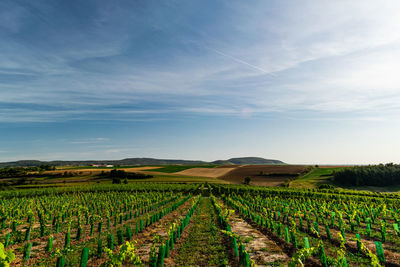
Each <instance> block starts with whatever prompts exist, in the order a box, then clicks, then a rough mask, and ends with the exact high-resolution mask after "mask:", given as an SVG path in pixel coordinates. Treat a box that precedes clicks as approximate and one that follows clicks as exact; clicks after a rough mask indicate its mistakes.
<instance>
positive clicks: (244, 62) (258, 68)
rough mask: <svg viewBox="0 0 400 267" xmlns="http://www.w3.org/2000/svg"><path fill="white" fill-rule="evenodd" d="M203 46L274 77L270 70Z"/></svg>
mask: <svg viewBox="0 0 400 267" xmlns="http://www.w3.org/2000/svg"><path fill="white" fill-rule="evenodd" d="M205 48H207V49H208V50H211V51H213V52H215V53H217V54H220V55H221V56H224V57H227V58H230V59H232V60H234V61H236V62H238V63H242V64H244V65H247V66H249V67H251V68H252V69H255V70H258V71H261V72H263V73H265V74H268V75H271V76H274V77H275V74H273V73H270V72H268V71H266V70H264V69H262V68H260V67H257V66H254V65H252V64H250V63H248V62H246V61H243V60H241V59H239V58H236V57H233V56H231V55H228V54H225V53H223V52H221V51H218V50H216V49H213V48H209V47H205Z"/></svg>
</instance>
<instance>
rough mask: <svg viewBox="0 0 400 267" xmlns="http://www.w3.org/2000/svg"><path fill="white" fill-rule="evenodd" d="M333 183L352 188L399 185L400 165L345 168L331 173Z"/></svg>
mask: <svg viewBox="0 0 400 267" xmlns="http://www.w3.org/2000/svg"><path fill="white" fill-rule="evenodd" d="M333 177H334V180H335V182H338V183H340V184H344V185H353V186H363V185H369V186H389V185H399V184H400V165H398V164H393V163H388V164H385V165H384V164H380V165H368V166H357V167H352V168H345V169H343V170H340V171H336V172H334V173H333Z"/></svg>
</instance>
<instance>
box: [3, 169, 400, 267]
mask: <svg viewBox="0 0 400 267" xmlns="http://www.w3.org/2000/svg"><path fill="white" fill-rule="evenodd" d="M330 171H331V170H330ZM328 174H329V170H320V169H316V170H315V172H311V173H309V174H308V175H307V176H305V177H302V178H300V180H301V179H304V180H309V179H311V178H312V177H321V176H324V175H328ZM173 179H176V180H173ZM179 179H181V180H179ZM179 181H181V182H180V183H179ZM183 181H184V180H182V177H171V176H169V177H162V176H159V177H153V178H151V179H150V180H146V182H131V181H130V183H128V184H119V185H113V184H109V182H108V183H106V182H105V181H104V182H103V183H100V184H97V183H95V184H87V185H82V184H75V183H71V184H68V185H69V186H59V185H57V186H55V187H54V186H53V187H42V188H30V189H29V188H26V189H13V190H12V189H9V190H6V191H0V207H1V209H0V264H3V265H2V266H8V265H7V264H11V266H257V265H258V266H288V265H290V266H301V265H305V266H383V265H385V264H386V266H399V264H400V239H399V237H400V230H399V224H400V209H399V207H400V195H399V194H398V193H387V194H382V193H372V192H363V191H351V190H337V189H334V190H315V189H292V188H284V187H257V186H249V185H228V184H217V183H213V182H214V181H213V180H209V179H207V178H205V179H202V178H193V180H191V181H190V182H189V183H183ZM172 182H174V183H172Z"/></svg>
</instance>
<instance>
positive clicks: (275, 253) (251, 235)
mask: <svg viewBox="0 0 400 267" xmlns="http://www.w3.org/2000/svg"><path fill="white" fill-rule="evenodd" d="M218 202H219V204H220V205H221V206H223V205H224V204H223V202H222V201H220V200H219V201H218ZM229 224H230V226H231V228H232V232H234V233H235V234H237V235H239V236H240V237H241V238H242V241H243V243H244V245H245V247H246V250H247V252H248V253H249V256H250V259H251V260H253V261H254V262H255V264H257V265H258V266H276V265H280V264H281V265H284V266H286V265H287V263H288V261H289V260H290V258H289V256H288V255H286V253H285V252H284V251H283V250H282V249H281V248H280V247H279V246H278V245H277V244H276V243H275V242H274V241H273V240H271V239H270V238H268V237H267V236H266V235H264V234H263V233H261V232H260V231H259V230H257V229H256V228H254V227H252V226H251V225H250V224H248V223H247V222H246V221H245V220H243V219H242V218H241V217H240V216H239V215H238V214H237V213H236V212H235V213H234V214H232V215H231V217H230V218H229Z"/></svg>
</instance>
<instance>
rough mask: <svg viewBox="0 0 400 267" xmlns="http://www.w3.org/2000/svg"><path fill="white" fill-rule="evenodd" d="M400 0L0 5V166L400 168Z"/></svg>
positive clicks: (90, 0) (12, 0)
mask: <svg viewBox="0 0 400 267" xmlns="http://www.w3.org/2000/svg"><path fill="white" fill-rule="evenodd" d="M399 70H400V1H397V0H393V1H389V0H382V1H375V0H352V1H344V0H343V1H342V0H338V1H328V0H318V1H317V0H314V1H307V0H305V1H295V0H293V1H289V0H287V1H282V0H277V1H265V0H262V1H261V0H260V1H257V0H255V1H236V0H226V1H219V0H217V1H209V0H203V1H192V0H180V1H177V0H166V1H163V0H158V1H152V0H141V1H140V0H135V1H132V0H125V1H124V0H121V1H108V0H85V1H77V0H68V1H67V0H46V1H45V0H35V1H31V0H26V1H22V0H0V161H14V160H22V159H39V160H84V159H99V160H100V159H122V158H127V157H154V158H167V159H193V160H206V161H209V160H210V161H211V160H217V159H228V158H231V157H242V156H260V157H264V158H272V159H279V160H282V161H284V162H287V163H293V164H303V163H306V164H375V163H381V162H382V163H386V162H395V163H399V162H400V153H399V152H398V151H400V138H399V133H400V75H399Z"/></svg>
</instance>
